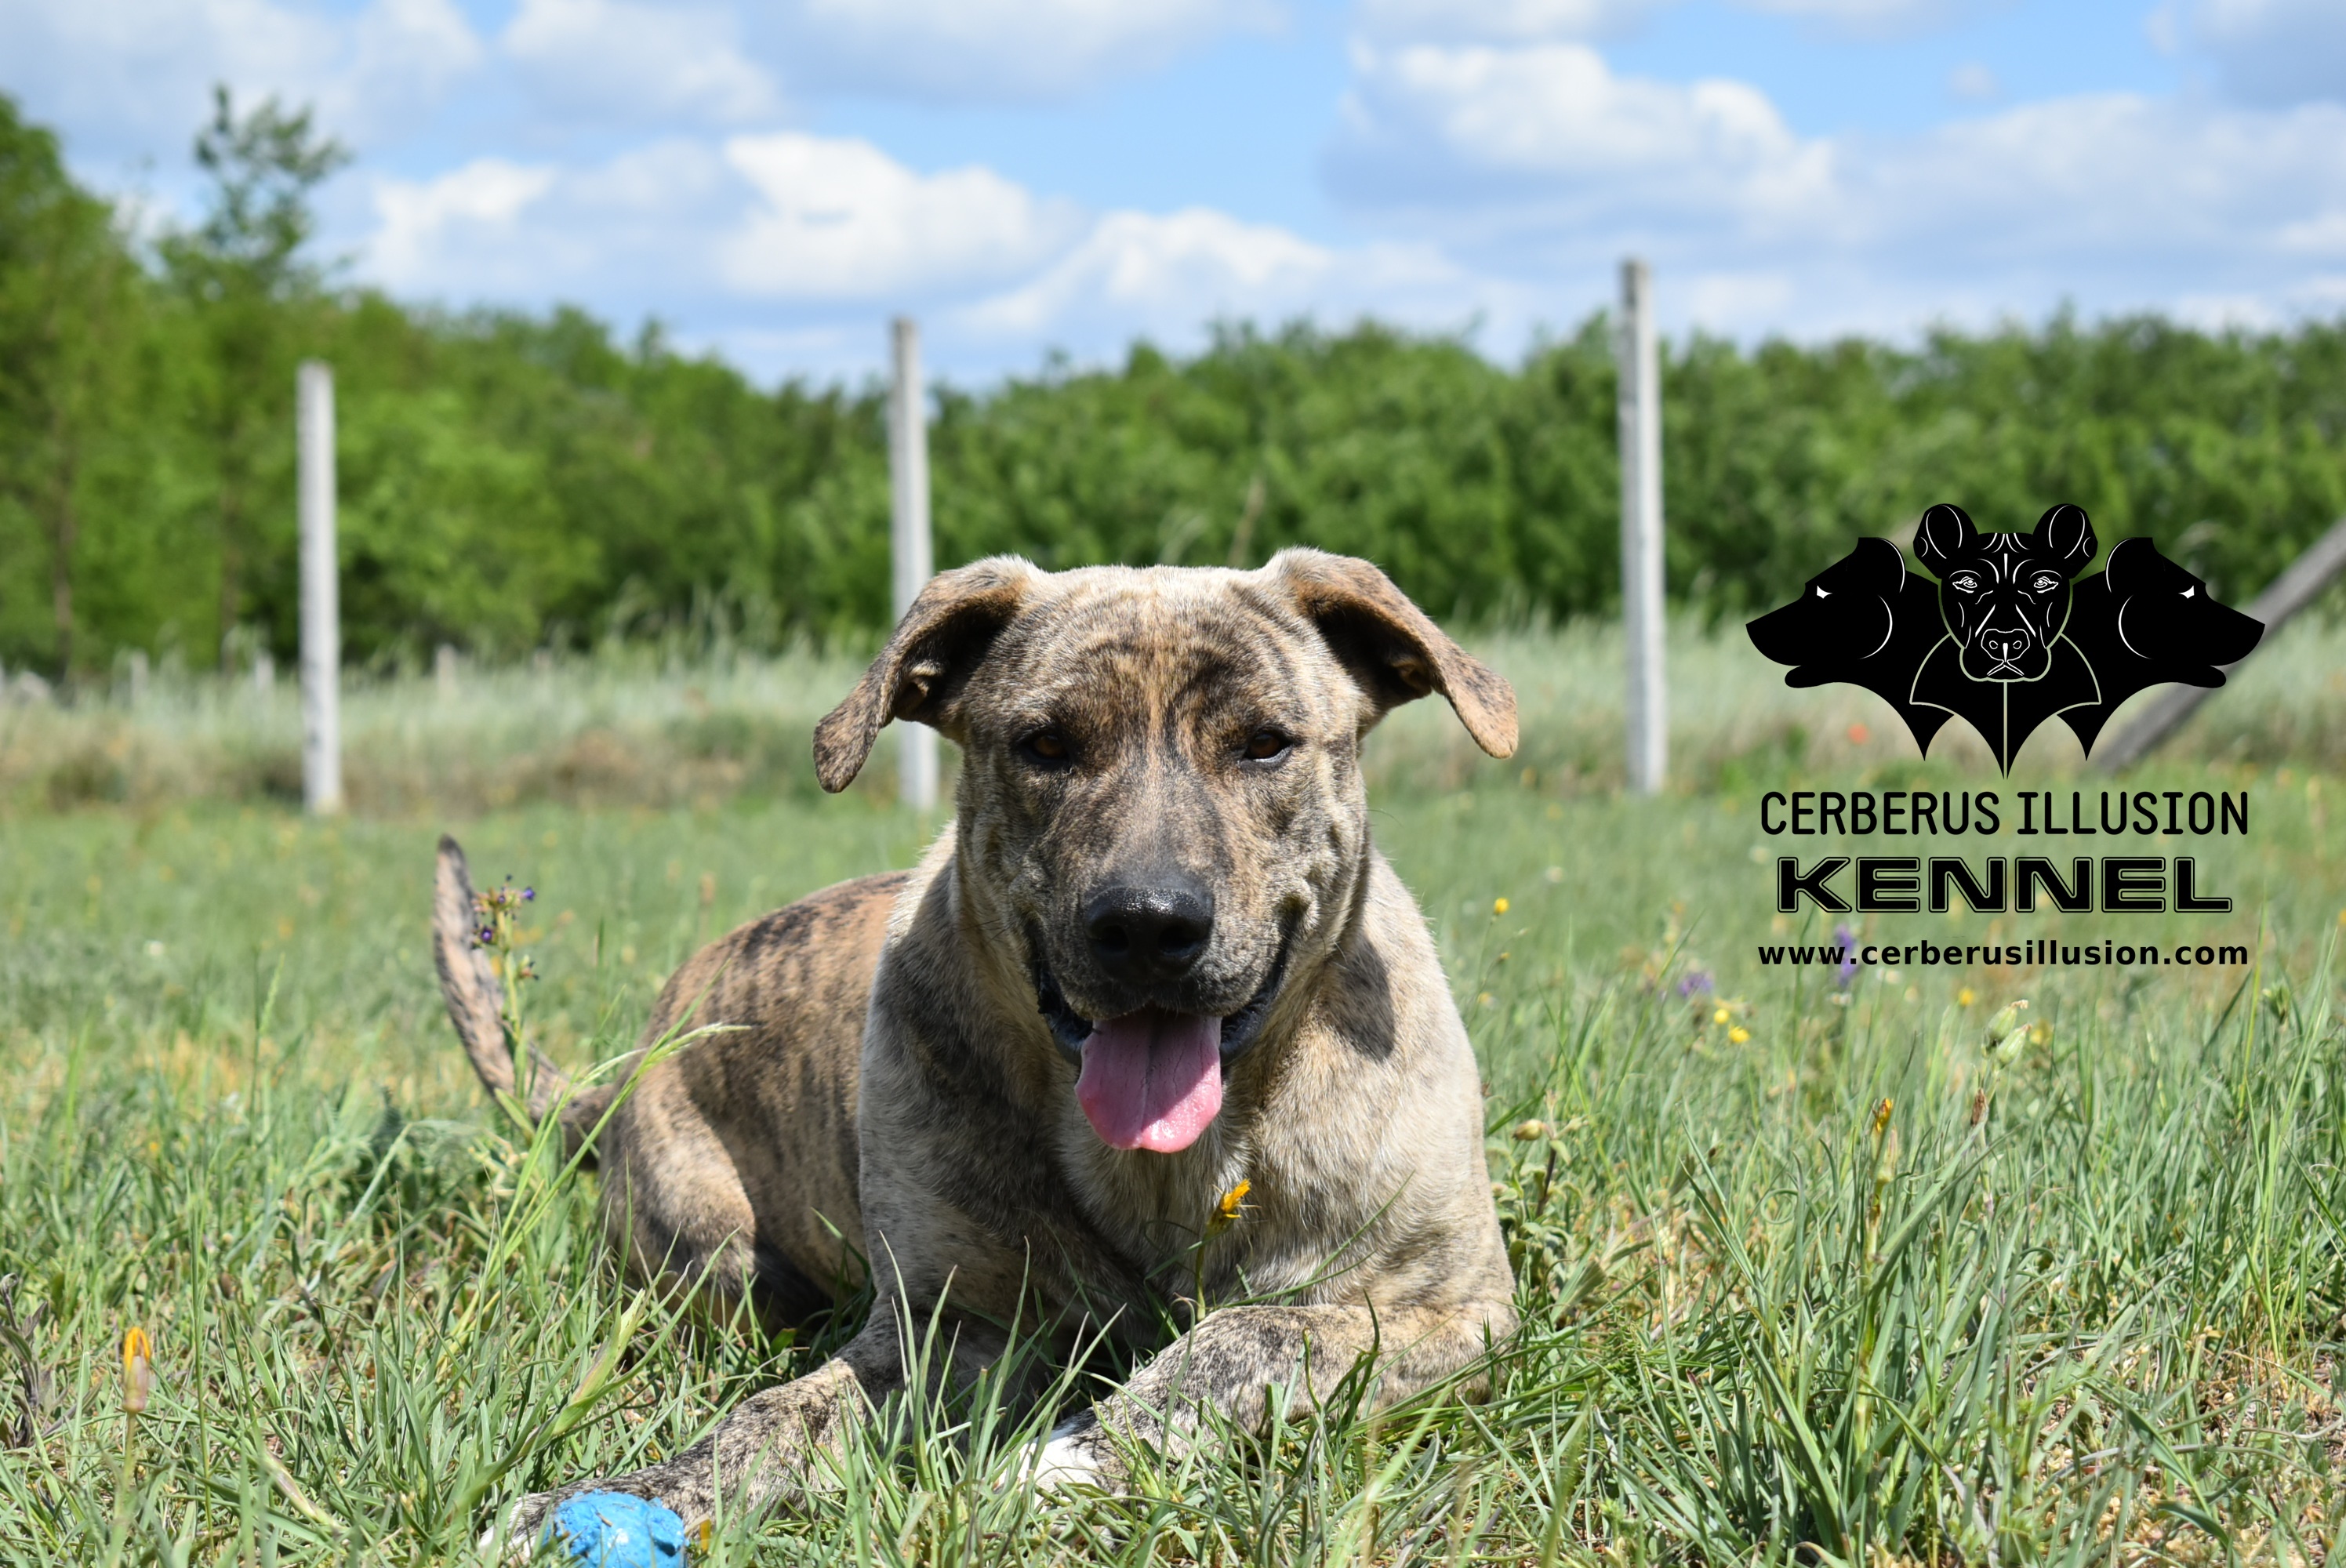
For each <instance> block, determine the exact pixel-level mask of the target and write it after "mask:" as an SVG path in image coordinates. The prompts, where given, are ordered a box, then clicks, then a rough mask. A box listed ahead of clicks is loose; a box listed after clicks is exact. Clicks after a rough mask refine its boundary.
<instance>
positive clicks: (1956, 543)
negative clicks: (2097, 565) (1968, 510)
mask: <svg viewBox="0 0 2346 1568" xmlns="http://www.w3.org/2000/svg"><path fill="white" fill-rule="evenodd" d="M1914 554H1915V555H1916V557H1917V558H1918V559H1920V560H1921V561H1922V563H1923V565H1926V566H1928V567H1930V568H1931V570H1932V572H1933V573H1934V574H1935V575H1937V576H1938V579H1939V611H1940V614H1941V615H1942V616H1944V617H1945V619H1946V623H1947V630H1948V631H1949V632H1950V633H1951V634H1953V636H1954V639H1955V641H1956V643H1957V644H1959V645H1960V646H1961V647H1962V648H1963V668H1964V674H1965V675H1967V676H1969V677H1972V679H1974V680H1994V681H2009V680H2035V679H2036V678H2037V677H2040V676H2042V675H2044V673H2045V671H2046V670H2047V669H2048V668H2050V667H2051V666H2052V662H2053V651H2052V650H2053V642H2054V639H2055V638H2056V637H2058V636H2060V635H2061V628H2062V627H2063V626H2066V624H2067V623H2068V619H2069V584H2070V582H2071V581H2072V580H2073V579H2074V578H2076V575H2078V574H2079V573H2080V572H2083V571H2084V570H2085V569H2086V563H2087V562H2089V561H2091V560H2092V559H2093V558H2094V525H2093V524H2091V523H2089V522H2087V521H2086V514H2085V512H2084V510H2083V509H2082V508H2079V507H2076V506H2055V507H2054V508H2053V509H2052V510H2051V511H2049V512H2047V513H2045V515H2044V516H2042V517H2040V518H2038V519H2037V522H2036V527H2035V530H2034V531H2033V532H2030V533H2026V534H1983V533H1981V532H1980V531H1979V530H1978V529H1977V528H1975V527H1974V526H1973V525H1972V520H1971V518H1970V517H1968V516H1967V515H1965V514H1964V509H1963V508H1962V507H1960V506H1947V505H1939V506H1933V507H1932V508H1931V509H1930V510H1929V511H1928V512H1925V513H1923V522H1922V525H1921V527H1919V528H1918V529H1916V530H1915V534H1914Z"/></svg>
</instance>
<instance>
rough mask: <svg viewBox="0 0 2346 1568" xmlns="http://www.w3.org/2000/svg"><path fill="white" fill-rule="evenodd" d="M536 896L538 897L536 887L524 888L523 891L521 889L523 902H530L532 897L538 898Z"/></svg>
mask: <svg viewBox="0 0 2346 1568" xmlns="http://www.w3.org/2000/svg"><path fill="white" fill-rule="evenodd" d="M535 897H537V890H536V889H535V888H524V889H522V891H521V901H522V902H524V903H527V902H529V901H531V900H532V899H534V898H535Z"/></svg>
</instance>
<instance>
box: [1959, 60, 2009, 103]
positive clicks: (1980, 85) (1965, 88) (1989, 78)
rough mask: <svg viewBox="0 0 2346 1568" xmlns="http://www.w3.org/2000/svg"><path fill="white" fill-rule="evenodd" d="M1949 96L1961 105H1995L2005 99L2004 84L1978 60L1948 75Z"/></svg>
mask: <svg viewBox="0 0 2346 1568" xmlns="http://www.w3.org/2000/svg"><path fill="white" fill-rule="evenodd" d="M1947 96H1948V97H1951V98H1953V99H1955V100H1957V101H1958V102H1961V103H1966V104H1986V103H1994V101H1995V100H1996V99H1998V98H2000V97H2004V84H2003V83H2002V82H2000V81H1997V80H1996V77H1995V73H1994V71H1991V70H1989V69H1988V68H1987V67H1986V66H1983V65H1981V64H1980V63H1979V62H1978V61H1977V60H1967V61H1965V62H1964V64H1962V65H1960V66H1956V67H1955V68H1954V69H1953V70H1952V71H1949V72H1948V73H1947Z"/></svg>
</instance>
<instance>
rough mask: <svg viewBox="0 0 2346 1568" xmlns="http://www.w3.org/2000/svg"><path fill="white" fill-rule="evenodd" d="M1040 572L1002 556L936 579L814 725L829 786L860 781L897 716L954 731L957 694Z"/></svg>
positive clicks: (820, 769)
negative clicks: (837, 702) (843, 695)
mask: <svg viewBox="0 0 2346 1568" xmlns="http://www.w3.org/2000/svg"><path fill="white" fill-rule="evenodd" d="M1036 575H1038V574H1037V573H1036V571H1035V566H1034V565H1033V564H1032V563H1031V562H1027V561H1023V560H1021V559H1019V558H1018V557H1017V556H1015V555H994V556H992V557H989V558H988V559H986V560H983V561H974V562H972V563H970V564H969V565H966V566H961V567H957V568H955V569H954V570H953V571H950V572H940V573H938V574H937V575H935V576H933V577H932V578H930V579H929V585H928V586H927V587H925V588H923V589H922V590H921V594H920V597H918V598H916V599H914V600H913V607H912V608H911V609H909V610H906V611H905V612H904V618H903V620H901V621H899V622H897V623H896V629H895V631H894V632H893V633H892V634H891V635H890V636H889V638H888V646H887V647H883V648H882V649H881V650H880V657H878V658H875V659H873V660H872V666H871V667H870V668H869V669H866V670H865V671H864V672H863V678H862V680H860V681H857V682H856V683H855V689H854V690H853V691H852V692H849V693H848V694H847V700H846V701H845V702H842V703H841V704H840V705H839V706H838V707H837V708H832V709H831V712H830V713H828V714H826V715H825V716H824V717H823V720H822V722H821V723H820V724H818V725H816V726H815V727H814V771H815V777H816V778H818V779H821V780H822V787H823V788H824V789H828V790H830V791H831V793H832V794H834V795H835V794H837V793H838V792H839V791H840V790H841V789H846V788H847V787H848V785H850V784H852V783H853V782H854V781H855V776H856V775H857V774H858V773H860V772H862V770H863V764H864V761H865V760H866V759H868V758H870V757H871V755H872V746H873V744H874V743H876V742H877V741H878V740H879V738H880V729H881V727H882V725H884V724H886V723H887V722H888V721H889V720H890V719H892V718H909V719H911V720H913V722H914V723H916V724H925V725H928V726H929V727H930V728H933V729H938V730H942V731H943V733H945V734H947V735H954V699H955V698H956V697H959V696H960V695H961V692H962V688H963V687H965V686H967V685H968V684H969V677H970V673H971V672H972V671H973V670H974V669H975V668H976V667H977V665H978V662H979V661H980V660H981V659H983V658H984V657H985V651H986V649H988V648H989V647H993V646H994V638H995V637H997V636H1001V634H1002V628H1003V627H1005V626H1008V625H1009V624H1010V622H1011V619H1012V617H1014V616H1016V615H1017V614H1018V611H1019V609H1020V608H1021V606H1024V605H1025V602H1026V596H1027V595H1028V593H1029V592H1030V591H1031V590H1032V589H1033V587H1034V584H1035V577H1036ZM956 738H958V737H956Z"/></svg>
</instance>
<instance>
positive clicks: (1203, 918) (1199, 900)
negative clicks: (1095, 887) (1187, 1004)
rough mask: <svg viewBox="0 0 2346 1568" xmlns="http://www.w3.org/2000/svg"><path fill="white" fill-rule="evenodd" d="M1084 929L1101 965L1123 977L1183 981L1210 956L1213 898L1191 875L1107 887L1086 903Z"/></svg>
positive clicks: (1133, 979)
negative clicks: (1140, 883)
mask: <svg viewBox="0 0 2346 1568" xmlns="http://www.w3.org/2000/svg"><path fill="white" fill-rule="evenodd" d="M1084 932H1085V934H1086V935H1087V936H1089V937H1090V938H1091V942H1092V953H1093V955H1094V956H1095V957H1096V958H1097V959H1098V960H1099V962H1100V967H1101V968H1103V969H1105V970H1107V972H1108V973H1110V974H1112V975H1114V976H1115V977H1116V978H1117V979H1118V980H1123V981H1133V982H1138V983H1148V982H1150V981H1162V980H1178V979H1179V978H1180V977H1181V976H1182V975H1184V974H1187V973H1188V972H1189V971H1190V970H1192V969H1194V968H1196V967H1197V963H1198V961H1199V959H1200V958H1203V957H1204V956H1205V955H1206V942H1207V939H1208V938H1209V937H1211V936H1212V935H1213V934H1214V900H1213V895H1212V894H1210V893H1209V892H1208V891H1206V889H1205V888H1203V887H1202V886H1200V885H1199V883H1198V882H1196V881H1192V880H1191V879H1189V878H1188V877H1175V878H1167V879H1164V880H1161V881H1154V882H1151V883H1149V884H1148V885H1146V886H1133V885H1129V884H1127V885H1121V886H1117V887H1112V888H1104V889H1102V890H1101V891H1098V892H1096V893H1094V894H1093V895H1092V897H1091V901H1089V902H1088V903H1086V904H1085V905H1084Z"/></svg>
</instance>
